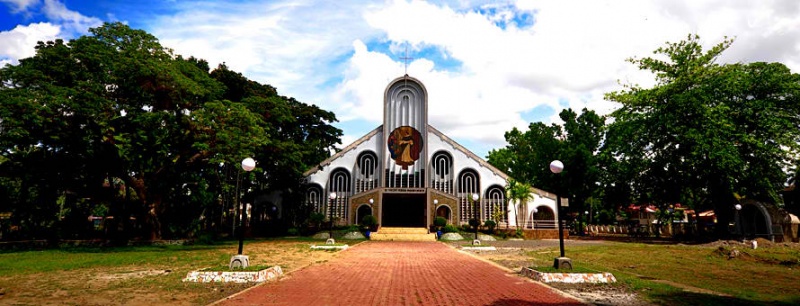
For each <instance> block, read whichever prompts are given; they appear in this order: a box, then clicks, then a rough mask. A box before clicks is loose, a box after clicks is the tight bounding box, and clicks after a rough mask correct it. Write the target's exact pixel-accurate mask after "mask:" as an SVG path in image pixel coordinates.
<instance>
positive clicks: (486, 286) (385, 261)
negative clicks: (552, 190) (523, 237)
mask: <svg viewBox="0 0 800 306" xmlns="http://www.w3.org/2000/svg"><path fill="white" fill-rule="evenodd" d="M219 305H582V304H581V303H580V302H579V301H577V300H574V299H571V298H568V297H566V296H564V295H561V294H559V293H558V292H555V291H554V290H553V289H550V288H549V287H545V286H543V285H541V284H538V283H535V282H531V281H528V280H526V279H524V278H521V277H519V276H515V275H509V274H508V273H507V272H506V271H505V270H503V269H500V268H498V267H496V266H494V265H492V264H489V263H487V262H484V261H481V260H479V259H476V258H474V257H472V256H470V255H467V254H463V253H460V252H458V251H456V250H454V249H453V248H451V247H449V246H447V245H445V244H442V243H438V242H375V241H370V242H366V243H361V244H359V245H357V246H355V247H353V248H350V249H349V250H347V251H344V252H343V253H342V254H339V256H338V257H336V258H335V259H333V260H331V261H329V262H327V263H324V264H319V265H313V266H310V267H308V268H305V269H303V270H300V271H297V272H294V273H292V274H290V275H289V276H288V277H286V278H284V279H282V280H280V281H277V282H270V283H267V284H264V285H262V286H258V287H255V288H252V289H250V290H248V291H245V292H243V293H241V294H239V295H236V296H233V297H231V298H229V299H227V300H225V301H223V302H221V303H219Z"/></svg>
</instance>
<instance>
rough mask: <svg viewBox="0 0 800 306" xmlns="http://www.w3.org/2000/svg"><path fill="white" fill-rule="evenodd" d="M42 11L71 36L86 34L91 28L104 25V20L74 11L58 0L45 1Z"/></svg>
mask: <svg viewBox="0 0 800 306" xmlns="http://www.w3.org/2000/svg"><path fill="white" fill-rule="evenodd" d="M42 11H43V12H44V14H45V16H47V18H48V19H50V21H51V22H54V23H57V24H60V25H61V26H63V27H64V30H65V31H67V32H68V34H69V35H70V36H73V35H74V36H78V35H81V34H85V33H87V32H88V30H89V28H94V27H99V26H101V25H103V21H102V20H100V19H98V18H95V17H87V16H84V15H81V14H80V13H78V12H76V11H72V10H70V9H68V8H67V7H66V6H65V5H64V3H61V2H60V1H58V0H44V7H42Z"/></svg>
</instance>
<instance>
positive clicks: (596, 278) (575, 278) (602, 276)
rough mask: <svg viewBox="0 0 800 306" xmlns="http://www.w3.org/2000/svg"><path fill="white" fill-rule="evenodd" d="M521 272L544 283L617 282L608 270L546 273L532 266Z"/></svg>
mask: <svg viewBox="0 0 800 306" xmlns="http://www.w3.org/2000/svg"><path fill="white" fill-rule="evenodd" d="M520 274H522V275H524V276H527V277H529V278H532V279H533V280H535V281H539V282H543V283H568V284H578V283H591V284H597V283H615V282H617V279H616V278H615V277H614V275H612V274H611V273H608V272H603V273H544V272H539V271H536V270H534V269H531V268H525V267H523V268H522V271H520Z"/></svg>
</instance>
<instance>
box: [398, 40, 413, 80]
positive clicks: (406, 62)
mask: <svg viewBox="0 0 800 306" xmlns="http://www.w3.org/2000/svg"><path fill="white" fill-rule="evenodd" d="M400 59H401V60H403V62H405V75H408V61H409V60H413V59H414V58H413V57H408V42H406V56H404V57H401V58H400Z"/></svg>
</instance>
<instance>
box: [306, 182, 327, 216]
mask: <svg viewBox="0 0 800 306" xmlns="http://www.w3.org/2000/svg"><path fill="white" fill-rule="evenodd" d="M326 198H327V197H325V194H323V193H322V186H320V185H319V184H311V185H310V186H308V189H307V190H306V205H308V206H309V207H311V209H313V211H315V212H323V211H322V209H323V207H324V206H323V205H322V204H323V203H325V199H326Z"/></svg>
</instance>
